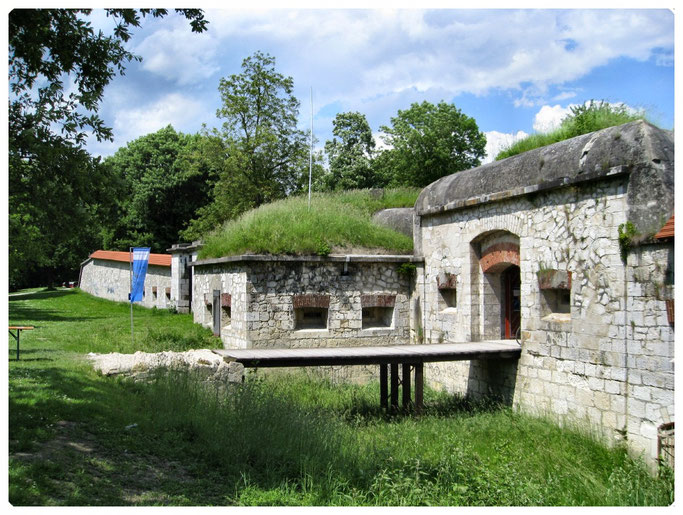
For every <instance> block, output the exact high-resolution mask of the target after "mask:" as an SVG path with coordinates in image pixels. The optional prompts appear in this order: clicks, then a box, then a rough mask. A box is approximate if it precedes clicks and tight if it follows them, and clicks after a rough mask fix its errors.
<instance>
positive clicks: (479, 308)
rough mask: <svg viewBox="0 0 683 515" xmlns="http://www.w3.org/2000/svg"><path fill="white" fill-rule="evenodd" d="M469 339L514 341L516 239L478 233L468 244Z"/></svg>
mask: <svg viewBox="0 0 683 515" xmlns="http://www.w3.org/2000/svg"><path fill="white" fill-rule="evenodd" d="M471 246H472V258H473V260H472V265H473V267H472V275H471V276H470V277H471V281H472V283H471V292H472V304H471V314H472V319H471V323H472V339H473V341H481V340H500V339H516V338H517V337H518V335H519V332H520V327H521V301H522V299H521V274H520V258H519V237H518V236H517V235H515V234H513V233H510V232H507V231H490V232H487V233H483V234H480V235H479V236H478V237H477V238H475V239H474V240H473V241H472V243H471Z"/></svg>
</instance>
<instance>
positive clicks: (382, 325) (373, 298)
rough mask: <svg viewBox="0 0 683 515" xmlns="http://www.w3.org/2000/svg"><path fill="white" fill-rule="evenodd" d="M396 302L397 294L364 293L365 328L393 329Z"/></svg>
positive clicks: (363, 313)
mask: <svg viewBox="0 0 683 515" xmlns="http://www.w3.org/2000/svg"><path fill="white" fill-rule="evenodd" d="M395 304H396V296H395V295H362V296H361V308H362V316H363V325H362V327H363V329H391V328H392V327H393V326H394V305H395Z"/></svg>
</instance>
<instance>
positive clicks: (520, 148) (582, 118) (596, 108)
mask: <svg viewBox="0 0 683 515" xmlns="http://www.w3.org/2000/svg"><path fill="white" fill-rule="evenodd" d="M644 119H645V115H644V114H643V113H634V112H632V111H629V110H628V109H627V108H626V107H625V106H619V105H612V104H609V103H607V102H604V101H601V102H595V101H593V100H591V101H590V102H589V103H588V104H586V105H581V106H576V107H573V108H572V109H571V112H570V114H569V115H567V117H565V118H564V119H563V120H562V123H561V124H560V126H559V127H558V128H557V129H555V130H553V131H550V132H546V133H536V134H530V135H529V136H527V137H526V138H524V139H521V140H519V141H517V142H515V143H513V144H512V145H510V146H509V147H508V148H506V149H504V150H502V151H501V152H500V153H498V155H497V156H496V161H499V160H501V159H505V158H507V157H511V156H514V155H517V154H521V153H522V152H527V151H528V150H533V149H535V148H539V147H544V146H546V145H552V144H553V143H557V142H559V141H564V140H567V139H570V138H575V137H576V136H581V135H582V134H588V133H590V132H594V131H598V130H601V129H606V128H608V127H614V126H616V125H622V124H624V123H628V122H633V121H636V120H644Z"/></svg>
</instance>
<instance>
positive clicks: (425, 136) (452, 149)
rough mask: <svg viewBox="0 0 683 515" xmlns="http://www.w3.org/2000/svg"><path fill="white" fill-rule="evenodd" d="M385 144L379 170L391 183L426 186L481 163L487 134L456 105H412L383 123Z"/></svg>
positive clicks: (379, 161) (426, 103) (382, 130)
mask: <svg viewBox="0 0 683 515" xmlns="http://www.w3.org/2000/svg"><path fill="white" fill-rule="evenodd" d="M380 131H381V132H383V133H384V134H385V136H384V137H383V139H384V141H385V143H387V144H388V145H389V146H390V147H391V148H389V149H388V150H385V151H384V152H382V155H381V159H379V160H378V170H379V171H378V173H380V174H383V175H385V177H386V179H387V180H388V181H389V182H390V184H391V185H395V186H418V187H423V186H427V185H428V184H431V183H432V182H434V181H435V180H437V179H439V178H440V177H444V176H446V175H450V174H452V173H455V172H458V171H461V170H467V169H469V168H473V167H475V166H479V164H480V163H481V158H482V157H484V155H485V147H486V137H485V136H484V134H483V133H482V132H480V131H479V127H478V126H477V123H476V122H475V121H474V119H473V118H470V117H469V116H466V115H465V114H463V113H462V112H461V111H460V110H459V109H457V108H456V107H455V106H454V105H452V104H449V103H446V102H443V101H442V102H439V104H437V105H433V104H431V103H429V102H426V101H425V102H422V103H421V104H417V103H415V104H412V105H411V106H410V108H409V109H407V110H405V111H401V110H399V111H398V115H397V116H396V117H395V118H392V119H391V126H390V127H388V126H382V127H380Z"/></svg>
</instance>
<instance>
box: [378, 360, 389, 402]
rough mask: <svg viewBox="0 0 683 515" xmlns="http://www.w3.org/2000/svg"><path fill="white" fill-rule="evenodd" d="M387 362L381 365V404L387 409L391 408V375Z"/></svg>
mask: <svg viewBox="0 0 683 515" xmlns="http://www.w3.org/2000/svg"><path fill="white" fill-rule="evenodd" d="M387 366H388V365H387V364H386V363H382V364H380V366H379V406H380V408H382V409H384V410H386V409H388V408H389V377H388V375H389V374H388V370H387Z"/></svg>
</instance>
